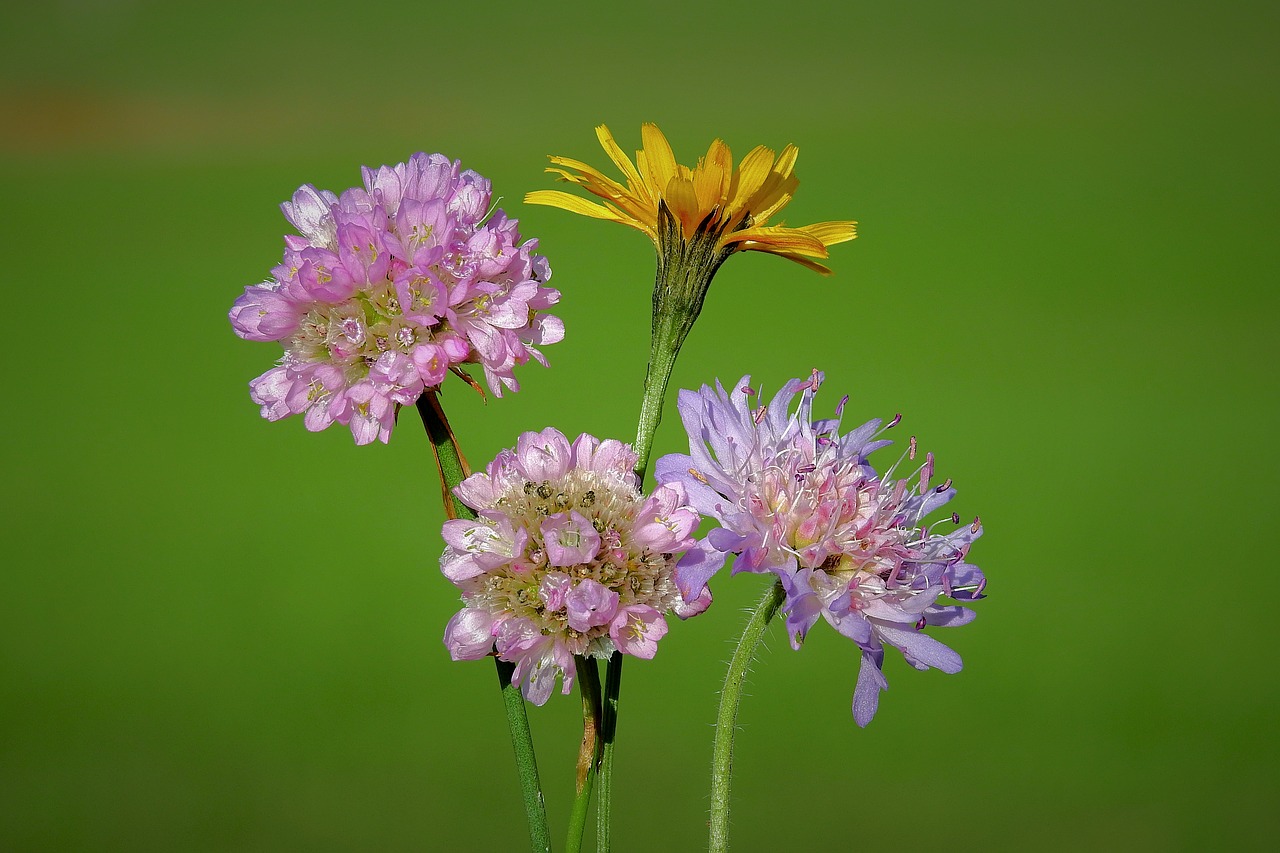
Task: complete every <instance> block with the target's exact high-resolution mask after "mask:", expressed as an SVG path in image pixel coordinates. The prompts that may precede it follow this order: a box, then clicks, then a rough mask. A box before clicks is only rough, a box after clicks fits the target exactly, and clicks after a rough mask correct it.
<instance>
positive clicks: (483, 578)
mask: <svg viewBox="0 0 1280 853" xmlns="http://www.w3.org/2000/svg"><path fill="white" fill-rule="evenodd" d="M635 463H636V455H635V453H634V451H632V450H631V448H630V447H628V446H627V445H625V444H623V443H622V442H619V441H614V440H612V439H606V440H604V441H601V440H599V439H597V438H594V437H592V436H590V435H586V434H583V435H580V436H578V438H577V439H576V440H574V441H573V443H572V444H570V442H569V440H568V439H567V438H565V436H564V435H563V434H561V433H560V432H559V431H557V430H555V429H552V428H548V429H545V430H543V431H542V432H540V433H538V432H526V433H524V434H523V435H521V436H520V438H519V440H518V441H517V442H516V446H515V449H514V450H504V451H502V452H501V453H499V454H498V456H497V458H496V459H494V460H493V462H491V463H489V465H488V467H487V468H486V469H485V471H484V472H482V473H476V474H473V475H471V476H470V477H468V478H467V479H466V480H464V481H463V482H462V483H461V484H460V485H459V486H458V487H457V488H456V489H454V493H455V494H456V495H457V496H458V497H459V498H460V499H461V500H462V501H463V502H464V503H465V504H467V505H468V506H470V507H471V508H472V509H474V510H476V511H477V513H478V515H479V517H478V518H476V519H475V520H468V519H454V520H452V521H447V522H445V525H444V538H445V542H446V543H448V547H446V548H445V551H444V555H443V556H442V557H441V559H440V569H441V571H442V572H443V573H444V575H445V577H447V578H448V579H449V580H450V581H452V582H453V583H454V584H455V585H456V586H457V587H458V589H460V590H461V591H462V600H463V603H464V604H465V605H466V606H465V607H464V608H463V609H462V610H461V611H459V612H458V613H457V615H455V616H454V617H453V619H451V620H450V621H449V625H448V627H447V628H446V629H445V635H444V642H445V645H446V646H447V647H448V649H449V653H450V654H451V655H452V657H453V659H454V660H475V659H478V658H482V657H485V656H486V655H488V654H490V653H493V652H494V651H495V647H496V653H497V655H498V657H500V658H502V659H503V660H505V661H508V662H511V663H514V664H515V673H514V675H513V676H512V682H513V683H515V684H517V685H519V686H520V688H521V690H522V691H523V692H524V695H525V697H526V698H528V699H529V700H530V701H531V702H534V703H536V704H538V705H541V704H542V703H544V702H546V701H547V698H548V697H549V696H550V695H551V691H552V689H553V687H554V686H555V679H556V675H557V673H559V675H560V676H561V681H562V685H563V691H564V692H565V693H568V692H569V690H570V688H571V686H572V684H573V673H574V665H573V657H574V655H587V656H593V657H597V658H608V657H609V656H610V655H612V654H613V652H614V650H617V651H620V652H622V653H623V654H628V655H633V656H635V657H641V658H652V657H653V656H654V654H655V653H656V652H657V648H658V647H657V643H658V640H660V639H662V637H663V636H664V635H665V634H666V633H667V622H666V614H667V613H671V612H674V613H675V614H676V615H677V616H679V617H680V618H682V619H683V618H687V617H689V616H694V615H696V614H698V613H701V612H702V611H703V610H705V609H706V608H707V606H708V605H709V604H710V603H711V594H710V592H709V591H707V590H705V589H700V590H699V592H698V594H696V595H694V596H691V597H689V598H687V599H686V598H684V597H682V596H681V594H680V592H679V590H678V589H677V587H676V583H675V580H674V578H673V576H672V575H673V572H674V570H675V565H676V559H677V557H676V555H677V554H678V553H680V552H682V551H685V550H686V549H688V548H689V547H690V546H691V545H693V541H694V540H693V538H692V537H691V534H692V533H693V531H694V529H695V528H696V527H697V526H698V521H699V515H698V513H697V511H696V510H694V509H693V508H692V507H691V506H688V501H687V499H686V497H685V489H684V487H683V486H682V485H680V484H679V483H674V484H672V485H668V486H659V487H657V488H656V489H655V490H654V492H653V494H652V495H650V496H649V497H647V498H646V497H644V496H643V495H641V494H640V492H639V490H638V480H637V478H636V475H635V474H634V473H633V472H632V469H633V468H634V466H635Z"/></svg>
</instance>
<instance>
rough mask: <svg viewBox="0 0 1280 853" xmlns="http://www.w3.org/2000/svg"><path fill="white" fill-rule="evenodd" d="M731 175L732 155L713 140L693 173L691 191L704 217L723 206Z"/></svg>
mask: <svg viewBox="0 0 1280 853" xmlns="http://www.w3.org/2000/svg"><path fill="white" fill-rule="evenodd" d="M732 174H733V153H732V152H731V151H730V150H729V146H728V145H725V144H724V142H723V141H721V140H719V139H717V140H714V141H713V142H712V143H711V147H710V148H708V149H707V156H706V157H704V158H702V159H701V160H699V161H698V168H696V169H694V171H693V191H694V193H695V194H696V195H697V196H698V207H699V208H700V209H701V210H702V211H703V213H704V215H705V214H706V213H707V212H709V211H710V210H711V209H712V208H714V207H719V206H722V205H723V204H724V201H725V197H726V196H727V195H728V193H729V180H730V177H731V176H732Z"/></svg>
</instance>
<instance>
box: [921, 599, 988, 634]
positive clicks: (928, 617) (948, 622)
mask: <svg viewBox="0 0 1280 853" xmlns="http://www.w3.org/2000/svg"><path fill="white" fill-rule="evenodd" d="M977 615H978V614H977V613H976V612H974V611H972V610H970V609H969V608H967V607H960V606H959V605H955V604H951V605H941V606H936V607H930V608H929V609H928V610H926V611H925V612H924V621H925V624H926V625H936V626H938V627H940V628H958V627H960V626H961V625H968V624H969V623H970V622H972V621H973V620H974V619H975V618H976V617H977Z"/></svg>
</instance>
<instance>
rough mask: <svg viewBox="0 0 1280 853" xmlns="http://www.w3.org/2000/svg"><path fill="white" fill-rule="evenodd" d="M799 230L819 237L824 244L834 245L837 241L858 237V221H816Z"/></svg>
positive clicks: (841, 241) (842, 241)
mask: <svg viewBox="0 0 1280 853" xmlns="http://www.w3.org/2000/svg"><path fill="white" fill-rule="evenodd" d="M799 230H801V231H805V232H807V233H809V234H812V235H813V236H815V237H817V238H818V239H819V240H821V241H822V245H824V246H834V245H835V244H836V243H844V242H846V241H848V240H852V239H854V238H855V237H857V236H858V223H856V222H853V221H848V220H846V221H843V222H815V223H813V224H812V225H806V226H804V227H803V228H801V229H799Z"/></svg>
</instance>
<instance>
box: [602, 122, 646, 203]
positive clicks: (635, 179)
mask: <svg viewBox="0 0 1280 853" xmlns="http://www.w3.org/2000/svg"><path fill="white" fill-rule="evenodd" d="M596 138H597V139H599V140H600V147H601V148H603V149H604V153H606V154H608V155H609V159H610V160H612V161H613V165H615V166H617V167H618V170H619V171H621V172H622V174H623V175H624V176H626V179H627V183H628V184H630V185H631V189H632V190H633V191H634V192H636V193H641V192H645V191H646V190H647V189H648V188H647V187H646V186H645V183H644V181H643V180H642V179H641V177H640V173H639V172H637V171H636V167H635V166H633V165H631V160H630V159H628V158H627V155H626V154H624V153H622V148H621V147H619V145H618V143H617V141H616V140H615V139H614V138H613V134H612V133H610V132H609V128H608V127H607V126H606V125H603V124H602V125H600V126H599V127H597V128H596Z"/></svg>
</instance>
